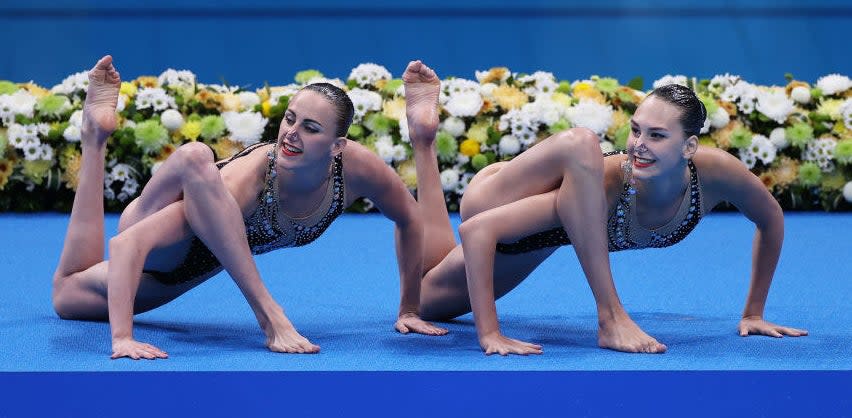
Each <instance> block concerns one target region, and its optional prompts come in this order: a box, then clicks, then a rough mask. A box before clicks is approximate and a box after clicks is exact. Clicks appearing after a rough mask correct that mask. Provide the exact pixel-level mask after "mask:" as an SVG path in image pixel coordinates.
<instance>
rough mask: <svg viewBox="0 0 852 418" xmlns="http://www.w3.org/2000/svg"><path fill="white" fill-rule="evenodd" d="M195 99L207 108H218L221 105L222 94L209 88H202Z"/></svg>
mask: <svg viewBox="0 0 852 418" xmlns="http://www.w3.org/2000/svg"><path fill="white" fill-rule="evenodd" d="M195 99H196V100H198V101H199V102H200V103H201V105H202V106H204V107H205V108H207V109H218V108H219V106H221V102H222V95H221V94H219V93H215V92H212V91H209V90H201V91H199V92H198V93H196V94H195Z"/></svg>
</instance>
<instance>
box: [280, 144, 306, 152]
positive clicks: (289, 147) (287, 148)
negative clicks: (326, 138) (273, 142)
mask: <svg viewBox="0 0 852 418" xmlns="http://www.w3.org/2000/svg"><path fill="white" fill-rule="evenodd" d="M284 149H285V150H287V151H288V152H292V153H295V154H301V153H302V150H300V149H298V148H296V147H294V146H291V145H289V144H284Z"/></svg>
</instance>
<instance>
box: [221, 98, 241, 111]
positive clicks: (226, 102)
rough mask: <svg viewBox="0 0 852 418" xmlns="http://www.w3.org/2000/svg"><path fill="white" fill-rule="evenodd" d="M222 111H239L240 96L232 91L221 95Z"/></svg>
mask: <svg viewBox="0 0 852 418" xmlns="http://www.w3.org/2000/svg"><path fill="white" fill-rule="evenodd" d="M221 100H222V109H221V110H222V111H223V112H239V111H240V105H241V103H240V98H239V96H237V95H236V94H234V93H225V94H223V95H222V98H221Z"/></svg>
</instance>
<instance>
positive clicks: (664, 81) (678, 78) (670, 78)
mask: <svg viewBox="0 0 852 418" xmlns="http://www.w3.org/2000/svg"><path fill="white" fill-rule="evenodd" d="M687 83H688V82H687V79H686V76H683V75H671V74H666V75H664V76H663V77H662V78H660V79H659V80H657V81H655V82H654V88H655V89H656V88H660V87H662V86H667V85H669V84H680V85H681V86H686V85H687Z"/></svg>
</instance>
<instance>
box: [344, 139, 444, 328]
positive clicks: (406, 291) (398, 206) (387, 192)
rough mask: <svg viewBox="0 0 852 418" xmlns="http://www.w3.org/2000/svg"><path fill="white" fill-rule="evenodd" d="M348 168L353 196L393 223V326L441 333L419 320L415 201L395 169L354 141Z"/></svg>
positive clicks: (419, 229)
mask: <svg viewBox="0 0 852 418" xmlns="http://www.w3.org/2000/svg"><path fill="white" fill-rule="evenodd" d="M346 158H347V160H349V161H352V160H354V161H353V163H352V164H348V165H347V166H348V167H351V171H348V172H347V174H346V176H347V179H349V181H351V182H352V187H351V188H350V190H352V191H353V192H354V193H356V195H357V196H364V197H366V198H368V199H370V200H371V201H373V203H375V204H376V206H377V207H378V208H379V210H381V211H382V213H383V214H384V215H385V216H386V217H387V218H388V219H390V220H391V221H393V222H394V223H395V224H396V230H395V240H396V256H397V263H398V264H399V275H400V302H399V316H398V319H397V322H396V325H395V328H396V329H397V331H399V332H402V333H408V332H410V331H411V332H416V333H420V334H427V335H444V334H446V333H447V330H446V329H443V328H438V327H435V326H433V325H432V324H430V323H428V322H425V321H423V320H421V319H420V280H421V278H422V277H423V219H422V215H421V214H420V211H419V208H418V206H417V202H415V200H414V197H412V196H411V193H409V192H408V189H407V188H406V187H405V185H404V184H403V183H402V181H401V180H400V179H399V176H397V174H396V172H394V171H393V170H392V169H391V168H390V167H388V166H387V165H386V164H385V163H384V162H383V161H382V160H381V159H380V158H379V157H378V156H376V155H375V154H373V153H372V152H371V151H369V150H368V149H366V148H364V147H363V146H362V145H360V144H357V143H350V144H349V145H347V155H346Z"/></svg>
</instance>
